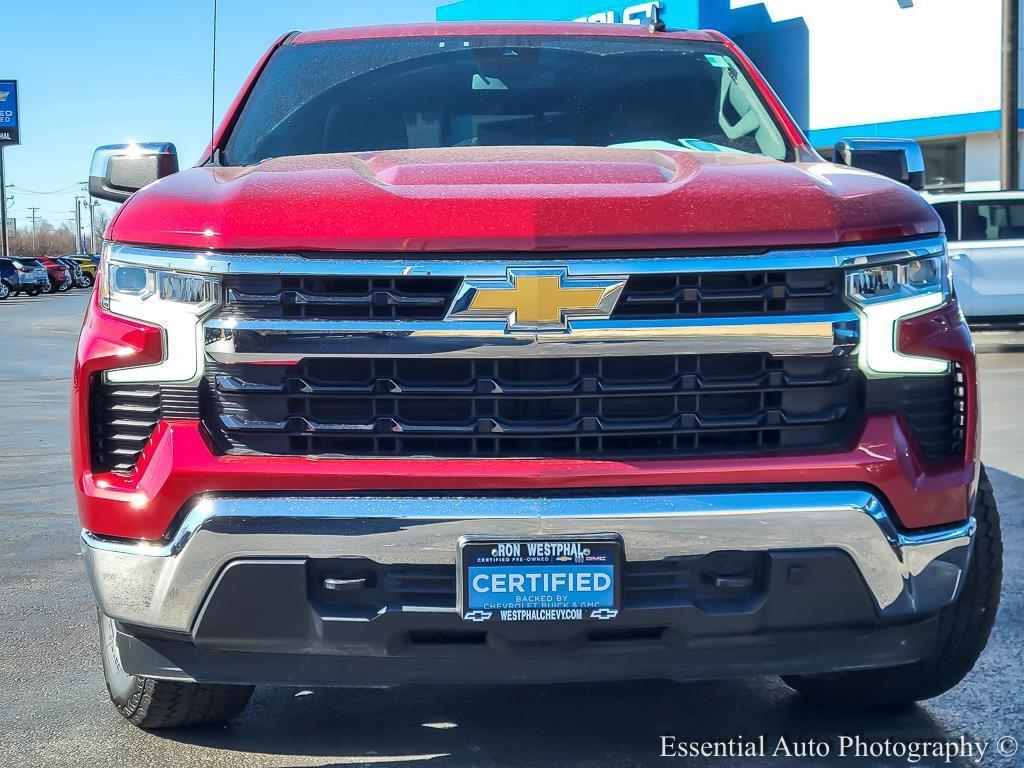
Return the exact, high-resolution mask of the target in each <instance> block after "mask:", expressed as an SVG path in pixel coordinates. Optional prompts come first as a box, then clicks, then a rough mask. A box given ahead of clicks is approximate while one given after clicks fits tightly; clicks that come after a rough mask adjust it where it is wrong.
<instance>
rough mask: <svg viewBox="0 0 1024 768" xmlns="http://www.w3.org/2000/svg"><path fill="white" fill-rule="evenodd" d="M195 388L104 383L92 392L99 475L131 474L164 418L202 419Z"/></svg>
mask: <svg viewBox="0 0 1024 768" xmlns="http://www.w3.org/2000/svg"><path fill="white" fill-rule="evenodd" d="M198 418H199V394H198V390H197V389H196V388H195V387H160V386H157V385H147V384H110V383H103V382H102V381H101V380H100V379H99V378H98V377H97V378H95V379H94V380H93V382H92V387H91V389H90V393H89V436H90V447H91V453H92V468H93V471H95V472H121V473H127V472H130V471H131V470H132V469H133V468H134V467H135V464H136V462H137V461H138V460H139V455H140V454H141V453H142V450H143V448H145V447H146V444H147V443H148V442H149V439H150V438H151V437H152V436H153V430H155V429H156V425H157V424H158V423H159V422H160V420H161V419H198Z"/></svg>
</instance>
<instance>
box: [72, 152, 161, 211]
mask: <svg viewBox="0 0 1024 768" xmlns="http://www.w3.org/2000/svg"><path fill="white" fill-rule="evenodd" d="M177 172H178V150H176V149H175V148H174V145H173V144H170V143H168V142H162V141H161V142H151V143H148V144H108V145H107V146H105V147H100V148H99V149H97V150H96V151H95V152H94V153H93V156H92V166H91V167H90V168H89V194H90V195H92V196H93V197H98V198H99V199H100V200H110V201H112V202H115V203H123V202H124V201H125V200H127V199H128V198H129V197H130V196H131V195H132V193H133V192H137V191H139V190H140V189H142V188H143V187H144V186H146V185H147V184H152V183H153V182H154V181H156V180H157V179H162V178H163V177H164V176H170V175H171V174H172V173H177Z"/></svg>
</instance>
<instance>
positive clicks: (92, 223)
mask: <svg viewBox="0 0 1024 768" xmlns="http://www.w3.org/2000/svg"><path fill="white" fill-rule="evenodd" d="M97 205H99V203H98V202H97V201H96V200H93V199H92V197H91V196H90V198H89V253H99V250H98V249H97V248H96V206H97Z"/></svg>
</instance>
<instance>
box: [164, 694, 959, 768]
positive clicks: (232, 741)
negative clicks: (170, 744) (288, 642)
mask: <svg viewBox="0 0 1024 768" xmlns="http://www.w3.org/2000/svg"><path fill="white" fill-rule="evenodd" d="M856 734H859V735H861V736H862V737H863V738H864V739H865V740H878V741H882V740H884V739H886V738H887V737H888V738H894V737H897V735H898V738H899V739H900V740H901V741H908V740H913V741H936V740H939V741H945V740H948V739H953V738H957V737H958V735H953V734H947V733H946V732H945V731H944V729H943V728H942V727H941V726H940V725H939V724H938V723H937V722H936V720H935V719H934V718H933V717H932V716H931V715H930V714H929V712H928V711H927V710H926V709H924V708H922V707H911V708H907V709H903V710H899V711H896V712H881V713H862V712H850V711H844V710H835V709H827V708H821V707H818V706H812V705H809V704H806V703H804V702H803V701H802V700H801V699H800V698H799V697H797V696H796V695H795V694H793V693H792V692H790V691H789V689H788V688H786V686H784V685H783V684H782V683H781V682H779V681H777V680H775V679H771V678H757V679H743V680H733V681H721V682H702V683H690V684H676V683H670V682H661V681H652V682H631V683H608V684H578V685H554V686H529V687H514V686H491V687H485V686H445V687H438V686H408V687H404V688H397V689H392V690H342V689H315V690H311V691H295V690H286V689H261V690H259V691H258V692H257V695H256V697H255V698H254V699H253V703H252V706H251V709H250V710H249V711H248V712H247V713H246V715H245V716H243V718H242V719H241V720H239V721H238V722H237V723H235V724H233V725H231V726H229V727H228V728H226V729H216V730H207V729H190V730H181V731H173V732H164V733H162V734H161V735H163V736H166V737H170V738H172V739H176V740H181V741H185V742H188V743H191V744H193V745H196V746H206V747H212V748H216V749H223V750H237V751H239V752H250V753H262V754H266V755H289V756H291V759H289V760H288V762H287V764H288V765H295V764H296V763H295V762H294V759H295V756H308V757H315V758H328V759H334V760H338V761H339V762H338V763H337V764H338V765H341V764H351V763H358V764H363V765H374V764H377V763H381V764H384V763H386V764H388V765H407V764H408V765H412V764H422V763H424V762H427V763H430V764H437V765H440V766H475V765H480V764H486V765H495V766H501V765H509V766H534V765H535V766H577V765H593V764H595V763H598V764H601V765H616V766H623V765H631V766H632V765H648V764H652V765H653V764H656V763H661V762H664V758H662V757H661V756H660V752H661V750H662V737H663V736H667V735H671V736H675V737H677V739H678V741H679V742H680V743H682V742H693V741H699V742H714V741H719V740H720V741H725V742H727V741H728V740H730V739H733V740H736V741H737V742H739V741H747V742H750V741H754V740H756V739H758V737H760V736H762V735H763V736H764V738H765V750H766V751H767V755H765V757H764V761H765V762H767V761H770V762H771V764H772V765H775V766H782V767H784V768H786V767H788V766H798V765H799V766H806V765H815V764H822V763H827V762H830V761H829V760H828V758H827V757H824V756H821V755H819V756H818V757H817V759H811V760H810V761H809V760H808V758H807V756H804V755H805V753H799V752H798V750H801V749H805V750H806V749H808V748H809V747H806V746H803V745H802V742H806V741H807V740H811V739H813V740H816V741H817V742H819V743H820V742H825V743H827V744H828V745H829V747H830V748H831V750H832V752H833V754H835V753H836V752H837V750H838V749H839V738H840V736H841V735H856ZM782 738H785V739H786V740H787V742H788V744H789V745H791V746H790V747H789V748H788V752H787V747H785V746H783V747H781V748H780V747H779V740H780V739H782ZM819 748H820V747H819ZM758 749H760V748H758ZM773 753H774V754H773ZM790 753H791V754H790ZM811 754H812V755H813V753H811ZM685 762H690V761H689V760H687V761H685ZM760 762H761V761H760V760H759V759H751V757H746V758H744V757H742V756H737V757H735V759H734V760H723V759H710V760H706V761H703V763H704V764H708V765H714V766H725V765H731V764H735V765H757V764H760ZM890 762H891V761H879V760H878V759H877V758H871V757H870V756H865V757H863V758H860V759H858V758H857V757H856V756H854V757H848V758H847V759H845V760H843V763H844V764H849V765H855V766H860V765H883V764H884V765H888V764H890ZM314 764H316V765H322V764H323V763H322V762H321V761H320V760H316V761H315V762H314ZM971 764H972V763H970V762H969V761H967V760H964V761H957V760H954V761H953V762H952V763H946V762H945V761H944V760H942V759H936V760H935V761H934V762H929V761H928V760H927V759H926V760H922V761H921V762H920V763H918V765H921V766H930V765H935V766H938V765H963V766H967V765H971Z"/></svg>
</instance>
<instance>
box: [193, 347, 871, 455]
mask: <svg viewBox="0 0 1024 768" xmlns="http://www.w3.org/2000/svg"><path fill="white" fill-rule="evenodd" d="M851 366H852V362H851V361H849V360H846V359H843V358H833V357H813V358H810V357H809V358H778V359H776V358H772V357H771V356H769V355H765V354H727V355H686V356H657V357H641V358H635V357H621V358H620V357H606V358H590V359H578V358H566V359H545V358H534V359H529V360H516V359H506V360H464V359H428V360H374V359H371V360H355V359H313V360H307V361H305V362H304V363H301V364H297V365H291V366H265V365H259V366H256V365H235V366H221V367H216V366H211V367H210V368H209V369H208V372H207V373H208V378H207V384H208V388H207V389H208V392H207V397H206V398H205V401H204V405H203V418H204V421H205V422H206V424H207V426H208V428H209V430H210V432H211V434H213V435H214V437H215V439H216V440H217V441H218V442H219V443H220V445H221V447H222V449H223V450H226V451H228V452H231V453H242V454H247V453H248V454H252V453H256V454H271V455H320V456H322V455H360V456H415V455H422V456H466V457H486V456H497V457H508V456H579V457H587V456H662V457H664V456H672V455H704V454H708V455H714V454H720V453H755V454H756V453H763V452H768V451H779V450H791V449H819V448H820V449H825V448H831V447H835V446H837V445H840V444H842V443H844V442H845V441H846V440H847V439H848V437H849V436H850V434H851V432H852V430H853V428H854V427H855V426H856V425H857V424H858V423H859V422H860V418H861V414H862V412H863V391H862V384H863V382H862V377H861V375H860V373H859V372H858V371H857V370H856V369H855V368H852V367H851Z"/></svg>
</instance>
